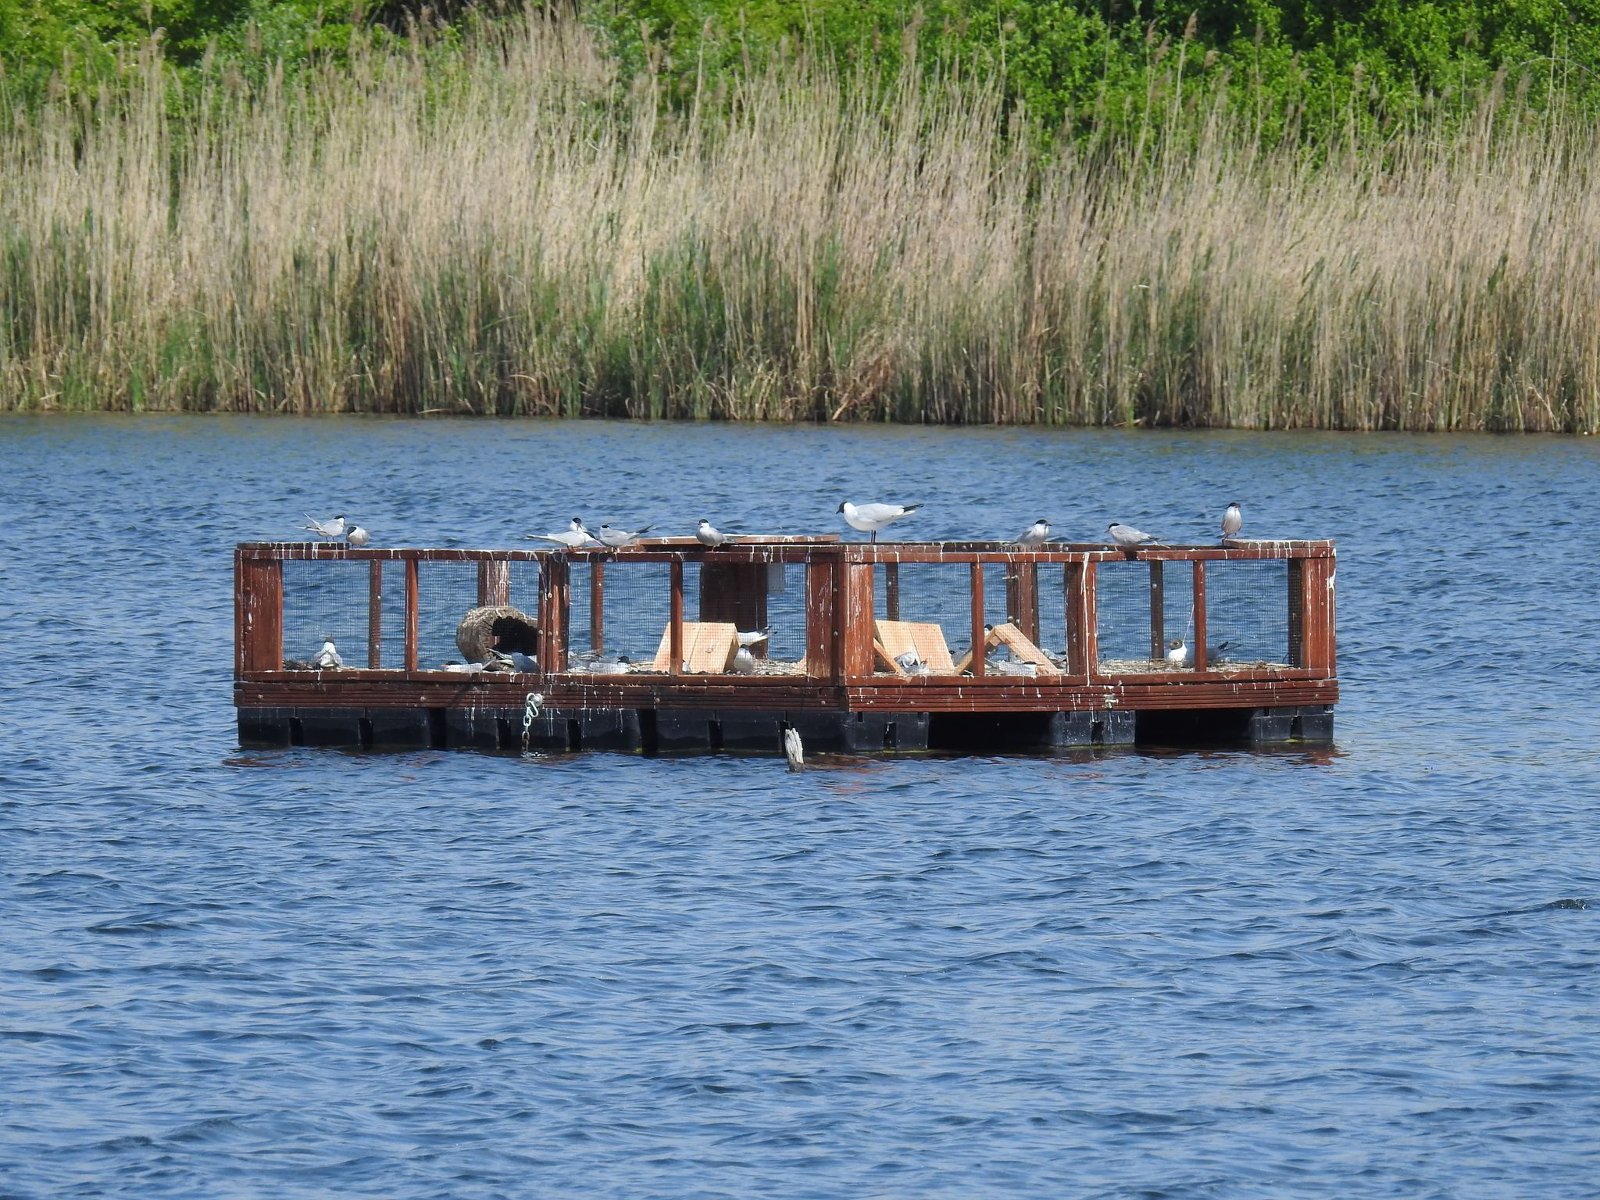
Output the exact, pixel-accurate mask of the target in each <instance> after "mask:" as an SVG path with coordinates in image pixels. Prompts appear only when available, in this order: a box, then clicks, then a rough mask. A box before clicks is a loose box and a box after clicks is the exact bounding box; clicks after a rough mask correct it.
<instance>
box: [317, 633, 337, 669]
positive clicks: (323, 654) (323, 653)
mask: <svg viewBox="0 0 1600 1200" xmlns="http://www.w3.org/2000/svg"><path fill="white" fill-rule="evenodd" d="M311 661H312V662H313V663H315V664H316V665H317V667H318V668H319V669H323V668H327V667H342V666H344V659H343V658H341V657H340V656H339V651H338V649H337V647H335V646H334V644H333V639H332V638H325V639H324V640H323V643H322V649H321V650H318V651H317V656H316V657H315V658H313V659H312V660H311Z"/></svg>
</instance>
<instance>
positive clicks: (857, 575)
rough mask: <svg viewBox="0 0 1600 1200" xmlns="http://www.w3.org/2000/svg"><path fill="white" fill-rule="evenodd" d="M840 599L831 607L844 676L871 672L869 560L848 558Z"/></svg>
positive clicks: (870, 583)
mask: <svg viewBox="0 0 1600 1200" xmlns="http://www.w3.org/2000/svg"><path fill="white" fill-rule="evenodd" d="M840 583H841V585H842V586H841V587H840V589H839V590H840V592H841V596H840V603H839V604H838V606H837V607H836V608H835V610H834V619H835V623H836V625H837V627H838V637H839V657H840V659H841V660H842V670H843V673H844V676H845V678H847V679H854V678H857V677H859V676H862V675H871V674H872V641H873V637H874V635H875V633H876V629H875V623H874V621H873V608H872V564H871V563H859V562H847V563H845V564H844V570H843V572H842V574H841V575H840Z"/></svg>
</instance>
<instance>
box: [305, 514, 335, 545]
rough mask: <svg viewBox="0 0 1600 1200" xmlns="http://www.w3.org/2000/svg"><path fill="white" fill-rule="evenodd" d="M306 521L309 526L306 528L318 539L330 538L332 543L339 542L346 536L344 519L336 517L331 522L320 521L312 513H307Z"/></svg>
mask: <svg viewBox="0 0 1600 1200" xmlns="http://www.w3.org/2000/svg"><path fill="white" fill-rule="evenodd" d="M306 521H307V522H308V524H307V525H306V526H305V528H307V529H309V530H310V531H311V532H312V533H314V534H316V535H317V536H318V537H323V538H328V539H330V540H331V541H337V540H338V539H340V538H342V537H343V536H344V518H343V517H334V518H333V519H332V520H331V521H319V520H317V519H316V518H315V517H313V516H312V515H311V514H310V513H307V514H306Z"/></svg>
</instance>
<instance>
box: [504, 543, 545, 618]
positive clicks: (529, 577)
mask: <svg viewBox="0 0 1600 1200" xmlns="http://www.w3.org/2000/svg"><path fill="white" fill-rule="evenodd" d="M505 571H506V583H507V587H506V603H507V604H509V605H511V606H512V607H513V608H515V609H517V610H518V611H519V612H521V613H522V614H523V615H524V616H526V617H527V618H528V620H529V621H531V622H533V623H534V624H537V623H538V621H539V613H540V611H541V609H540V607H539V587H540V572H539V563H538V562H537V561H536V560H530V559H525V558H519V559H513V560H512V561H511V562H508V563H506V564H505Z"/></svg>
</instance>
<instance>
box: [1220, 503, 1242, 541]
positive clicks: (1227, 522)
mask: <svg viewBox="0 0 1600 1200" xmlns="http://www.w3.org/2000/svg"><path fill="white" fill-rule="evenodd" d="M1243 525H1244V514H1243V513H1242V512H1240V511H1239V502H1238V501H1237V500H1235V501H1234V502H1233V503H1232V504H1230V505H1228V511H1227V512H1225V513H1223V514H1222V540H1223V541H1227V540H1228V539H1229V538H1231V537H1238V536H1239V530H1240V529H1241V528H1242V527H1243Z"/></svg>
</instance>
